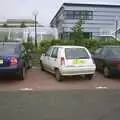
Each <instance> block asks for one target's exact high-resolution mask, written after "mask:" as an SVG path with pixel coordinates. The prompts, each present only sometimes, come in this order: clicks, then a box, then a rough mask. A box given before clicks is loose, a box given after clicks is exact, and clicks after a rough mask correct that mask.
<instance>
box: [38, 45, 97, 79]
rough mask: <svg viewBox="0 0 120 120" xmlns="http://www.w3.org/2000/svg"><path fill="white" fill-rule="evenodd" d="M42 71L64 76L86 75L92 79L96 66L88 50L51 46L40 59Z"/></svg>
mask: <svg viewBox="0 0 120 120" xmlns="http://www.w3.org/2000/svg"><path fill="white" fill-rule="evenodd" d="M40 66H41V70H47V71H49V72H51V73H53V74H55V76H56V79H57V80H58V81H61V77H62V76H73V75H85V77H87V78H88V79H90V80H91V79H92V77H93V75H94V73H95V70H96V66H95V63H94V61H93V60H92V57H91V54H90V52H89V51H88V49H87V48H85V47H82V46H51V47H50V48H49V49H48V50H47V51H46V53H44V54H42V56H41V57H40Z"/></svg>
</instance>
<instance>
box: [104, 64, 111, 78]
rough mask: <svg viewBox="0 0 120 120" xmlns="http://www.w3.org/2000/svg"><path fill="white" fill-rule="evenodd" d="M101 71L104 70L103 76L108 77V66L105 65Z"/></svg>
mask: <svg viewBox="0 0 120 120" xmlns="http://www.w3.org/2000/svg"><path fill="white" fill-rule="evenodd" d="M103 72H104V76H105V77H107V78H109V77H110V71H109V69H108V67H106V66H105V67H104V71H103Z"/></svg>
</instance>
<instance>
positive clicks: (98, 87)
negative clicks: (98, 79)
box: [96, 86, 109, 89]
mask: <svg viewBox="0 0 120 120" xmlns="http://www.w3.org/2000/svg"><path fill="white" fill-rule="evenodd" d="M96 89H109V88H108V87H106V86H97V87H96Z"/></svg>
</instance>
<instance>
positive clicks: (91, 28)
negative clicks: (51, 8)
mask: <svg viewBox="0 0 120 120" xmlns="http://www.w3.org/2000/svg"><path fill="white" fill-rule="evenodd" d="M66 11H92V12H93V16H92V18H91V19H89V20H84V22H85V23H84V24H83V28H84V29H83V30H84V32H92V35H93V36H100V35H102V34H111V31H114V30H115V28H116V25H115V24H116V17H117V20H118V23H119V20H120V7H106V6H102V7H101V6H100V7H99V6H92V5H91V6H82V5H79V6H78V5H77V6H70V5H69V6H67V5H64V6H63V9H62V12H60V13H61V16H62V18H60V19H59V17H57V18H56V21H59V25H58V26H57V28H58V32H59V34H60V33H63V32H72V28H73V26H74V25H75V24H76V23H77V21H78V19H74V18H70V16H69V17H68V18H67V17H66V14H65V13H66ZM52 24H55V22H53V23H52Z"/></svg>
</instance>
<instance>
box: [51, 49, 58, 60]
mask: <svg viewBox="0 0 120 120" xmlns="http://www.w3.org/2000/svg"><path fill="white" fill-rule="evenodd" d="M55 50H56V51H55ZM58 50H59V48H58V47H55V48H53V50H52V53H51V57H52V58H58ZM54 51H55V52H56V55H53V53H54Z"/></svg>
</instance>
